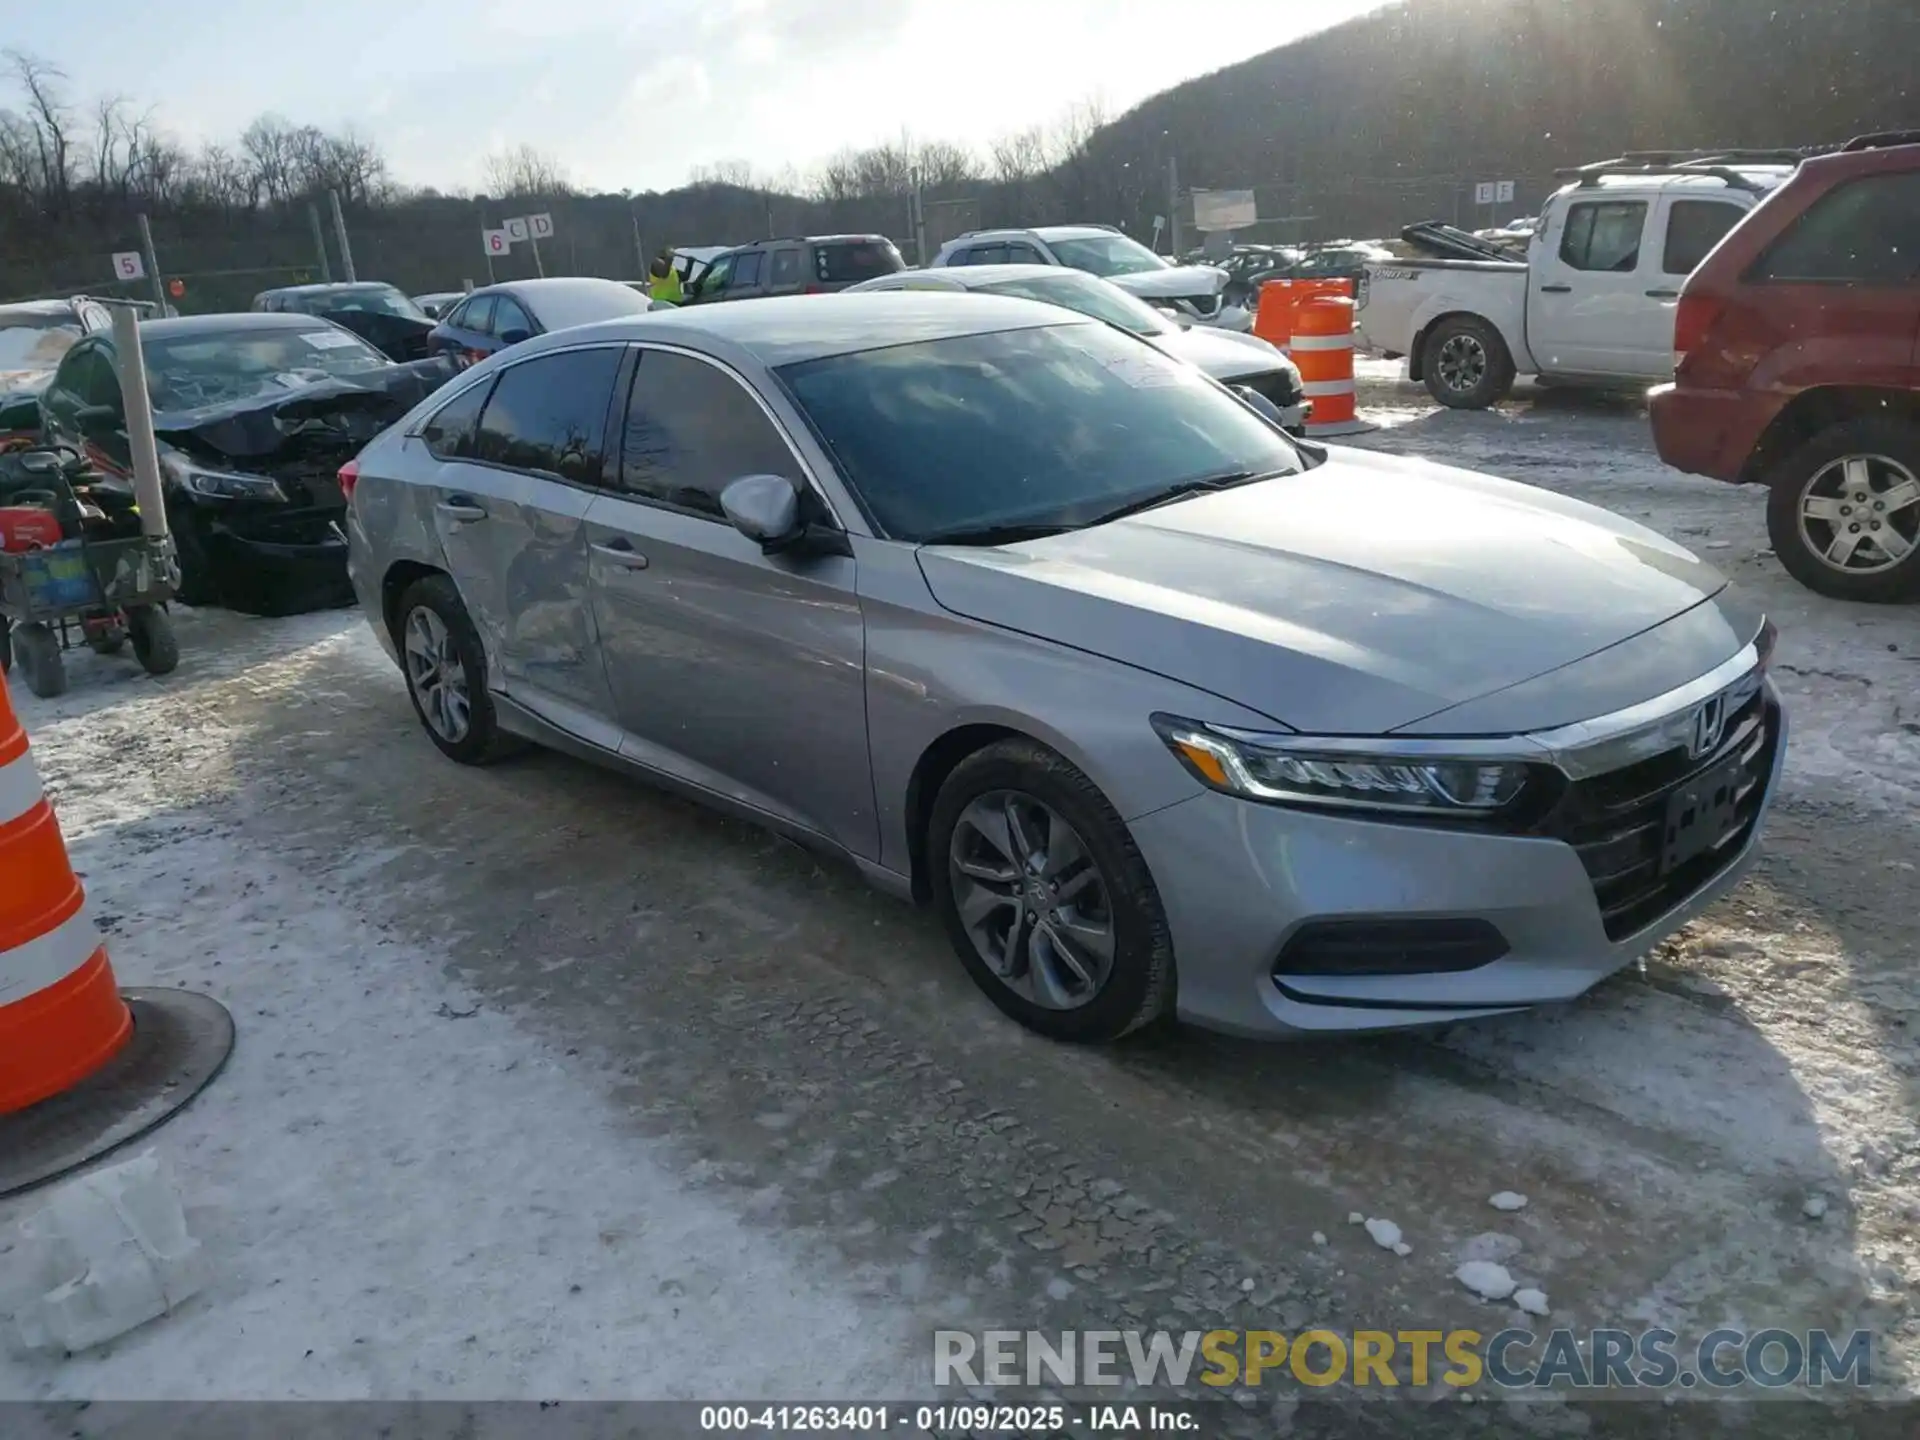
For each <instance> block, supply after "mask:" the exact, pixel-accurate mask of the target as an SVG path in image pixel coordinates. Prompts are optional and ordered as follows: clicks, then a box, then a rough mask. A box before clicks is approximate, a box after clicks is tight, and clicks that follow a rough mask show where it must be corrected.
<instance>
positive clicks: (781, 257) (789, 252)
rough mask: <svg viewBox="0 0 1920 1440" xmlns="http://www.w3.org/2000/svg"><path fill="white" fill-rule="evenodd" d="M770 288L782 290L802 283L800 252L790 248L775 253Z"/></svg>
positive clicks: (769, 282)
mask: <svg viewBox="0 0 1920 1440" xmlns="http://www.w3.org/2000/svg"><path fill="white" fill-rule="evenodd" d="M767 283H768V288H770V289H774V290H782V289H786V288H789V287H791V286H795V285H798V284H799V283H800V252H799V251H798V250H795V249H792V248H791V247H789V248H788V249H785V250H776V251H774V252H773V275H772V277H771V279H769V281H768V282H767Z"/></svg>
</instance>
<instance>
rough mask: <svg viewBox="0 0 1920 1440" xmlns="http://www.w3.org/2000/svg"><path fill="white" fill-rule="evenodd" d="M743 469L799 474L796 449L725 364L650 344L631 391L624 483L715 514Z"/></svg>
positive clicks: (648, 495)
mask: <svg viewBox="0 0 1920 1440" xmlns="http://www.w3.org/2000/svg"><path fill="white" fill-rule="evenodd" d="M742 475H784V476H786V477H788V478H789V479H794V480H797V479H798V478H799V475H798V473H797V466H796V465H795V463H794V458H793V451H792V450H790V449H789V448H788V446H787V442H786V441H785V439H783V438H782V437H781V435H780V432H779V431H778V430H776V429H775V428H774V426H773V422H772V421H771V420H769V419H767V417H766V413H765V412H764V411H762V410H761V408H760V407H759V405H758V404H756V403H755V401H754V399H753V397H752V396H751V395H749V394H748V393H747V392H746V390H745V389H744V388H742V386H741V384H740V382H739V381H738V380H735V379H734V378H733V377H732V376H731V375H729V374H727V373H726V372H725V371H724V370H721V369H719V368H717V367H716V366H713V365H709V364H707V363H706V362H705V361H703V360H694V359H691V358H689V357H688V356H685V355H676V354H674V353H673V352H671V351H668V350H648V351H645V352H644V353H643V354H642V356H641V359H640V364H639V365H638V366H637V367H636V368H635V369H634V372H633V389H632V391H631V392H630V393H629V395H628V397H627V418H626V425H625V433H624V436H623V438H622V444H621V451H620V483H621V487H622V488H623V489H625V490H627V491H628V492H629V493H631V494H632V495H634V496H636V497H637V498H639V499H642V500H653V501H658V502H659V503H661V504H665V505H673V506H676V507H678V508H680V509H682V510H692V511H695V512H697V513H698V514H701V515H710V516H712V517H714V518H715V519H718V518H720V516H721V510H720V492H721V491H722V490H724V489H726V487H727V486H728V485H729V484H730V483H732V482H733V481H735V480H738V479H739V478H740V477H741V476H742Z"/></svg>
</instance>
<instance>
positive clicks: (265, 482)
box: [163, 458, 287, 504]
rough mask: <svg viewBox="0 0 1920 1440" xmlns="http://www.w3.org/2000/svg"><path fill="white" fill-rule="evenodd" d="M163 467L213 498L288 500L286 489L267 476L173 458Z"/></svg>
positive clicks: (190, 487)
mask: <svg viewBox="0 0 1920 1440" xmlns="http://www.w3.org/2000/svg"><path fill="white" fill-rule="evenodd" d="M163 468H164V469H165V470H166V472H167V474H168V476H170V477H171V478H172V479H174V480H175V481H177V482H179V484H180V485H181V486H182V487H184V488H185V489H188V490H191V491H192V492H193V493H194V494H196V495H205V496H207V497H209V498H210V499H214V500H277V501H280V502H281V503H282V504H284V503H285V502H286V498H287V492H286V491H284V490H282V489H281V488H280V487H279V486H278V485H277V484H275V483H274V482H273V481H272V480H269V479H268V478H267V477H266V476H264V475H235V474H233V473H232V472H231V471H227V470H207V469H204V468H202V467H201V466H198V465H192V464H188V463H187V462H185V461H182V460H174V459H171V458H169V459H168V460H166V461H165V462H164V463H163Z"/></svg>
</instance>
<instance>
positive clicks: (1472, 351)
mask: <svg viewBox="0 0 1920 1440" xmlns="http://www.w3.org/2000/svg"><path fill="white" fill-rule="evenodd" d="M1420 373H1421V374H1422V375H1423V376H1424V377H1425V378H1426V383H1427V393H1428V394H1429V395H1431V396H1433V398H1434V399H1435V400H1436V401H1438V402H1439V403H1440V404H1442V405H1445V406H1446V407H1447V408H1448V409H1449V410H1485V409H1487V408H1488V407H1489V406H1491V405H1497V404H1499V403H1500V402H1501V401H1502V400H1504V399H1506V398H1507V396H1508V395H1509V394H1511V393H1512V392H1513V380H1514V368H1513V352H1512V351H1510V350H1509V349H1507V342H1506V341H1505V340H1503V339H1502V338H1501V337H1500V332H1499V331H1498V330H1497V329H1495V328H1494V327H1493V326H1492V325H1490V324H1489V323H1488V322H1486V321H1485V320H1482V319H1481V318H1480V317H1479V316H1478V315H1452V316H1449V317H1448V318H1447V319H1445V320H1442V321H1441V322H1440V323H1439V324H1438V325H1435V326H1434V327H1433V329H1432V330H1431V331H1430V332H1428V335H1427V342H1426V345H1425V347H1424V348H1423V349H1422V350H1421V358H1420Z"/></svg>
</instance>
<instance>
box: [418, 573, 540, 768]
mask: <svg viewBox="0 0 1920 1440" xmlns="http://www.w3.org/2000/svg"><path fill="white" fill-rule="evenodd" d="M395 617H396V618H395V622H394V636H393V638H394V647H395V648H396V649H397V650H398V651H399V652H400V668H401V670H402V671H403V673H404V674H405V675H406V677H407V695H408V697H409V698H410V699H411V700H412V701H413V713H414V714H415V715H417V716H419V717H420V726H421V728H422V729H424V730H425V731H426V732H427V738H428V739H429V740H431V741H433V743H434V746H435V748H437V749H438V750H439V751H440V753H441V754H442V755H445V756H446V757H447V758H448V759H449V760H455V761H458V762H459V763H460V764H462V765H491V764H493V763H494V762H495V761H498V760H504V759H506V758H507V757H508V756H510V755H513V754H516V753H518V752H519V751H521V750H524V749H525V748H526V742H525V741H524V740H521V739H520V738H519V737H518V736H516V735H510V734H508V733H507V732H506V731H504V730H502V729H501V728H500V719H499V715H498V713H497V712H496V711H495V709H494V705H493V696H492V693H491V692H490V691H489V690H488V689H487V655H486V649H485V647H483V646H482V645H481V643H480V632H479V631H478V630H476V629H475V628H474V624H473V620H472V618H471V617H470V616H469V615H468V614H467V607H466V604H465V602H463V601H462V600H461V599H460V591H459V589H458V587H456V586H455V585H454V583H453V580H452V579H451V577H449V576H446V575H426V576H423V577H421V578H420V579H418V580H416V581H414V582H413V584H411V585H409V586H408V587H407V588H406V590H405V592H404V593H402V595H401V596H400V604H399V605H398V607H396V610H395Z"/></svg>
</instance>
